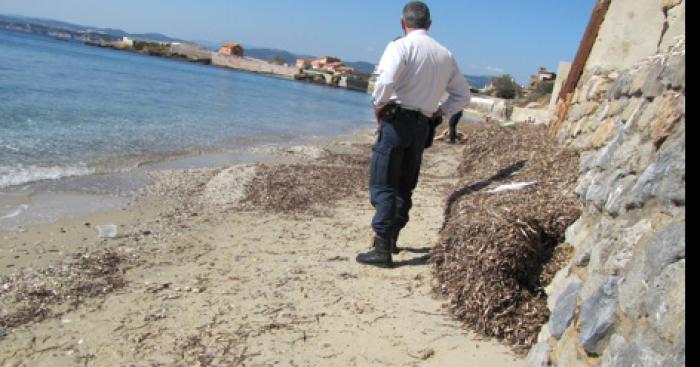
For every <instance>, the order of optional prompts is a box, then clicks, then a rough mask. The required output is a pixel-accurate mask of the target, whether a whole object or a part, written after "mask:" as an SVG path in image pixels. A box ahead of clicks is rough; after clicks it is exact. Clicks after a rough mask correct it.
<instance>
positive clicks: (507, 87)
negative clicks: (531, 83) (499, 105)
mask: <svg viewBox="0 0 700 367" xmlns="http://www.w3.org/2000/svg"><path fill="white" fill-rule="evenodd" d="M493 86H494V88H495V95H496V97H499V98H506V99H513V98H516V97H518V96H519V95H520V92H521V89H522V88H521V87H520V85H518V83H516V82H515V80H513V77H512V76H510V75H509V74H506V75H503V76H499V77H497V78H493Z"/></svg>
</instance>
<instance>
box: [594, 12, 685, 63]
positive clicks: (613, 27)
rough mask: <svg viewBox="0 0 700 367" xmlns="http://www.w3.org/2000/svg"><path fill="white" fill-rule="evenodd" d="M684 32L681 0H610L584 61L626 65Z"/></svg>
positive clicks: (683, 14) (657, 50)
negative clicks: (592, 45)
mask: <svg viewBox="0 0 700 367" xmlns="http://www.w3.org/2000/svg"><path fill="white" fill-rule="evenodd" d="M664 24H666V25H664ZM684 33H685V2H684V1H682V0H612V2H611V3H610V8H609V9H608V12H607V14H606V15H605V20H604V22H603V24H602V26H601V28H600V31H599V33H598V38H597V39H596V42H595V46H594V47H593V50H592V51H591V54H590V56H589V58H588V62H587V64H586V65H587V67H588V65H591V66H596V67H603V68H617V69H627V68H630V67H632V65H634V64H636V63H638V62H639V61H640V60H641V59H643V58H645V57H647V56H650V55H653V54H656V53H657V52H660V51H662V50H665V49H667V48H668V47H669V46H670V45H672V44H673V38H675V37H676V36H679V35H682V34H684Z"/></svg>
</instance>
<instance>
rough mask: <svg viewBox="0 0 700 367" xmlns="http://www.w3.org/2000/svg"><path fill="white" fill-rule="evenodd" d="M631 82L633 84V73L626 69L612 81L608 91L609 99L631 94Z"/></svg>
mask: <svg viewBox="0 0 700 367" xmlns="http://www.w3.org/2000/svg"><path fill="white" fill-rule="evenodd" d="M630 84H632V74H630V72H629V71H625V72H623V73H622V74H620V76H619V77H618V78H617V79H616V80H615V81H614V82H613V83H612V86H611V87H610V91H609V92H608V99H609V100H616V99H620V98H623V97H625V96H628V95H629V94H630Z"/></svg>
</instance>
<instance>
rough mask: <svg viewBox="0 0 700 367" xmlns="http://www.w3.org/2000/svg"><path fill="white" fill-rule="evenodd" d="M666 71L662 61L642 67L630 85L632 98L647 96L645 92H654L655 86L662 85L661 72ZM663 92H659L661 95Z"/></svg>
mask: <svg viewBox="0 0 700 367" xmlns="http://www.w3.org/2000/svg"><path fill="white" fill-rule="evenodd" d="M663 70H664V66H663V64H662V63H661V60H658V61H656V62H653V63H651V64H648V65H644V66H642V67H641V68H640V69H639V70H638V71H637V72H636V73H635V74H634V75H633V78H632V83H631V84H630V90H629V94H630V95H631V96H642V95H644V96H646V94H645V92H646V91H648V90H653V89H654V88H655V85H656V84H658V85H659V86H662V84H661V80H660V79H661V72H662V71H663ZM660 92H661V90H660V89H659V90H658V93H660Z"/></svg>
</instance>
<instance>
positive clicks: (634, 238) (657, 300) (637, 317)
mask: <svg viewBox="0 0 700 367" xmlns="http://www.w3.org/2000/svg"><path fill="white" fill-rule="evenodd" d="M633 5H634V6H633ZM684 6H685V4H684V2H683V1H682V0H671V1H665V0H661V1H659V0H634V1H628V0H613V2H612V3H611V11H612V15H611V16H610V17H609V18H606V20H605V21H604V23H603V26H602V31H601V34H600V36H599V41H600V43H596V44H595V45H594V49H593V51H594V53H597V54H596V55H597V56H596V57H594V58H592V59H590V60H589V61H588V63H587V68H586V70H585V72H584V74H583V76H582V77H581V79H580V81H579V82H578V85H577V87H576V90H575V92H574V95H573V100H572V102H571V105H570V106H569V109H568V113H567V115H566V119H565V121H563V123H562V124H558V125H557V126H558V127H557V129H556V130H554V131H553V132H554V133H556V134H557V136H558V138H559V140H560V141H561V142H562V143H564V144H566V145H568V146H569V147H572V148H575V149H578V150H579V151H580V155H581V159H580V176H579V179H578V186H577V188H576V193H577V194H578V196H579V198H580V200H581V205H582V207H583V214H582V215H581V217H580V218H579V220H578V221H577V222H576V223H574V225H572V226H571V227H570V228H569V229H568V230H567V232H566V242H567V243H568V244H569V245H571V246H572V247H573V249H574V255H573V257H572V259H571V261H570V262H569V263H568V264H567V265H566V266H564V268H563V269H562V270H561V271H559V272H558V273H557V274H556V276H555V278H554V280H553V281H552V283H551V284H550V285H549V286H548V287H547V289H546V291H547V294H548V306H549V309H550V311H551V315H550V318H549V322H548V323H547V324H546V325H544V326H543V328H542V330H541V332H540V334H539V337H538V343H537V344H536V345H535V346H534V347H533V348H532V349H531V351H530V354H529V355H528V360H527V366H530V367H535V366H537V367H541V366H561V367H563V366H574V367H577V366H603V367H609V366H638V367H661V366H670V367H680V366H685V331H686V329H685V270H686V260H685V242H686V240H685V228H686V223H685V222H686V220H685V141H686V136H685V39H684V37H683V35H681V36H680V37H678V35H677V34H676V35H673V34H674V33H673V32H677V30H676V31H672V29H674V27H678V24H679V23H678V22H681V20H680V19H679V18H676V19H675V20H669V19H667V20H666V21H667V22H669V24H668V26H664V24H663V22H659V13H660V14H662V15H663V14H667V15H672V14H681V13H684V11H685V10H684ZM630 8H634V9H630ZM654 9H656V10H654ZM623 10H626V12H625V11H623ZM662 10H663V11H662ZM623 15H624V16H623ZM673 22H675V23H673ZM672 23H673V24H675V25H673V24H672ZM613 25H615V26H613ZM664 29H665V31H664ZM669 37H670V38H669ZM646 38H649V40H647V39H646ZM670 39H674V41H675V43H674V44H673V45H672V46H670V47H667V48H666V49H663V50H662V51H663V52H661V53H656V51H655V50H656V48H657V47H658V46H656V45H660V44H667V43H668V42H670V41H669V40H670ZM613 40H615V42H613ZM647 41H648V42H647ZM603 51H605V52H603ZM606 52H607V56H606V57H602V55H603V54H605V53H606Z"/></svg>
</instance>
